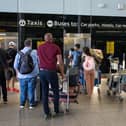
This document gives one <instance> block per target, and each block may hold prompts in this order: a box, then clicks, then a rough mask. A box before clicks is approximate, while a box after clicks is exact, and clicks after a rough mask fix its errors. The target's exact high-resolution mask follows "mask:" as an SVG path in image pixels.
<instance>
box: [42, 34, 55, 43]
mask: <svg viewBox="0 0 126 126" xmlns="http://www.w3.org/2000/svg"><path fill="white" fill-rule="evenodd" d="M44 40H45V41H46V42H53V35H52V33H46V34H45V35H44Z"/></svg>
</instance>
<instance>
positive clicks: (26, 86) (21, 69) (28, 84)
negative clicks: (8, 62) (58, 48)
mask: <svg viewBox="0 0 126 126" xmlns="http://www.w3.org/2000/svg"><path fill="white" fill-rule="evenodd" d="M24 46H25V47H24V48H23V49H22V50H21V51H20V52H18V53H17V55H16V57H15V61H14V68H15V70H16V72H17V77H18V79H19V82H20V109H24V107H25V103H26V100H27V98H28V100H29V109H33V108H34V105H35V102H34V92H35V85H36V77H37V75H38V73H39V69H38V57H37V52H36V51H34V50H32V40H31V39H26V40H25V42H24ZM26 56H27V57H26ZM29 56H30V57H29ZM28 59H29V60H28ZM31 64H33V67H32V69H30V68H31V66H32V65H31ZM27 95H28V96H27Z"/></svg>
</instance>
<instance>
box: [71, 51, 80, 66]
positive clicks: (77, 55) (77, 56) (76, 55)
mask: <svg viewBox="0 0 126 126" xmlns="http://www.w3.org/2000/svg"><path fill="white" fill-rule="evenodd" d="M71 55H72V57H73V61H72V66H73V67H76V66H78V67H79V66H80V63H81V55H82V52H81V51H77V50H75V51H73V52H71Z"/></svg>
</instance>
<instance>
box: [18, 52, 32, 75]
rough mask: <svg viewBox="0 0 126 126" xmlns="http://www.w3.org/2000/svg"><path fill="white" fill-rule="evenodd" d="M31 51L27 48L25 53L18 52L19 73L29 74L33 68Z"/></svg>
mask: <svg viewBox="0 0 126 126" xmlns="http://www.w3.org/2000/svg"><path fill="white" fill-rule="evenodd" d="M31 51H32V50H29V51H27V52H26V53H23V52H21V51H20V52H19V53H18V54H19V55H20V59H19V64H18V70H19V72H20V73H21V74H29V73H31V72H32V71H33V70H34V63H33V59H32V57H31V55H30V54H31Z"/></svg>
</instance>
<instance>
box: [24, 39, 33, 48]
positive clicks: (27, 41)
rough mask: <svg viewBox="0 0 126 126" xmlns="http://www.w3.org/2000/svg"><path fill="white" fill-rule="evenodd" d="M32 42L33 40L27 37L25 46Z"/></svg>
mask: <svg viewBox="0 0 126 126" xmlns="http://www.w3.org/2000/svg"><path fill="white" fill-rule="evenodd" d="M31 44H32V40H31V39H26V40H25V41H24V46H31Z"/></svg>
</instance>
